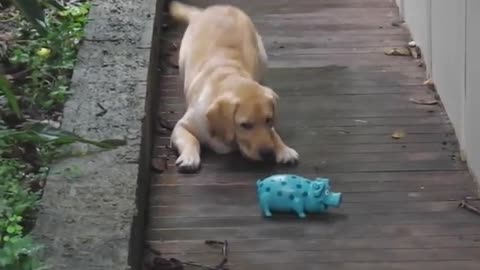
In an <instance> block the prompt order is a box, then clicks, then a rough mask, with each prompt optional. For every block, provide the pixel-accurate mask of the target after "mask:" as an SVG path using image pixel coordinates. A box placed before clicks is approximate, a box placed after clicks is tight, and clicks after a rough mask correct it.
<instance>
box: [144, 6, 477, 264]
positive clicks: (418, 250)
mask: <svg viewBox="0 0 480 270" xmlns="http://www.w3.org/2000/svg"><path fill="white" fill-rule="evenodd" d="M190 2H193V3H195V4H197V5H200V6H206V5H210V4H213V3H232V4H235V5H237V6H239V7H242V8H243V9H244V10H246V11H247V12H248V13H249V14H250V15H251V16H252V18H253V20H254V21H255V23H256V25H257V26H258V28H259V31H260V33H261V35H262V36H263V37H264V41H265V43H266V47H267V51H268V54H269V56H270V70H269V72H268V78H267V84H268V85H269V86H271V87H272V88H273V89H275V90H276V91H277V92H278V93H279V95H280V97H281V100H280V117H279V126H278V129H279V132H280V133H281V135H282V136H283V138H284V140H285V141H286V142H287V143H288V144H290V145H291V146H292V147H294V148H295V149H297V151H298V152H299V153H300V155H301V163H300V164H299V165H298V166H297V167H285V166H276V167H267V166H264V165H262V166H260V165H253V164H252V163H250V162H248V161H245V160H243V159H242V158H240V157H239V156H238V155H229V156H218V155H214V154H211V153H205V154H204V155H203V156H204V157H203V168H202V170H201V172H200V173H198V174H192V175H182V174H178V173H177V172H176V169H175V166H174V162H175V158H176V157H175V155H174V154H173V153H172V151H171V150H169V149H168V148H167V147H166V146H167V145H168V140H169V132H168V131H167V130H165V129H163V128H161V127H159V128H158V136H157V143H156V149H155V151H156V155H157V158H156V159H155V160H154V163H155V164H156V167H157V168H158V167H162V166H165V164H166V170H165V171H164V172H163V173H159V174H157V175H156V176H155V177H154V179H152V186H151V190H150V191H151V197H150V221H149V225H148V228H147V231H148V243H149V244H150V245H151V246H152V247H153V248H154V249H156V250H158V251H160V252H162V254H163V256H165V257H167V258H168V257H174V258H177V259H180V260H182V261H194V262H197V263H202V264H206V265H215V264H217V263H218V262H219V261H220V260H221V258H222V257H221V253H220V251H219V250H218V249H212V248H211V247H208V246H205V245H204V240H228V241H229V244H230V247H229V248H230V253H229V267H230V269H232V270H257V269H262V270H270V269H272V270H273V269H275V270H291V269H302V270H318V269H335V270H343V269H348V270H385V269H395V270H404V269H405V270H407V269H408V270H430V269H432V270H433V269H435V270H443V269H448V270H451V269H458V270H474V269H475V270H478V269H479V267H480V216H476V215H474V214H472V213H470V212H467V211H465V210H463V209H459V208H457V204H458V202H459V200H461V199H463V198H464V197H465V196H471V197H475V196H476V190H475V186H474V184H473V181H472V178H471V176H470V175H469V173H468V171H467V169H466V166H465V164H463V163H462V162H461V161H459V156H458V146H457V140H456V138H455V135H454V133H453V130H452V126H451V124H450V123H449V120H448V117H447V115H446V113H445V111H444V109H443V108H442V107H441V106H440V105H433V106H427V105H419V104H415V103H413V102H411V101H410V98H412V97H417V96H424V95H432V92H431V91H430V90H429V89H427V88H426V87H425V86H423V85H422V83H423V79H424V69H423V68H421V67H418V66H417V64H416V62H415V61H414V60H413V59H412V58H410V57H401V56H387V55H385V54H384V49H386V48H389V47H395V46H404V45H405V44H406V43H407V42H408V38H409V35H408V33H407V32H406V31H405V30H404V29H402V28H399V27H394V26H392V22H393V21H394V20H395V19H396V9H395V8H394V7H393V5H392V4H391V1H389V0H297V1H288V0H262V1H242V0H225V1H220V0H217V1H206V0H192V1H190ZM183 30H184V29H183V28H179V27H175V28H170V29H168V30H167V31H166V33H165V42H166V44H167V46H166V53H165V63H164V65H163V66H162V67H161V74H160V75H161V76H163V78H162V80H161V81H162V83H161V85H160V86H159V88H160V91H161V92H162V94H161V95H162V100H161V101H160V103H161V104H160V108H159V115H158V116H159V117H160V118H161V119H163V120H164V121H168V122H170V123H174V122H175V121H176V120H177V119H178V118H179V117H180V116H181V114H182V113H183V110H184V106H183V104H182V103H183V101H182V100H183V99H182V89H181V82H180V81H179V78H178V77H177V74H178V70H177V69H175V64H174V63H175V60H176V59H175V47H176V45H178V43H179V40H180V38H181V36H182V31H183ZM160 75H159V76H160ZM400 129H401V130H404V131H405V132H406V136H405V137H404V138H402V139H399V140H395V139H393V138H392V136H391V135H392V133H393V132H394V131H396V130H400ZM287 172H288V173H296V174H300V175H304V176H307V177H313V176H325V177H330V178H331V181H332V185H333V189H334V190H336V191H341V192H343V193H344V202H343V205H342V207H341V208H339V209H334V210H332V211H331V213H330V214H329V215H323V216H310V218H308V219H307V220H299V219H297V218H296V217H295V216H294V215H292V216H281V217H277V218H274V219H264V218H263V217H262V216H261V214H260V211H259V208H258V204H257V199H256V193H255V192H256V190H255V185H254V183H255V180H256V179H258V178H260V177H264V176H268V175H270V174H273V173H287ZM192 269H194V268H192Z"/></svg>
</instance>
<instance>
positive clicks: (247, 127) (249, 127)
mask: <svg viewBox="0 0 480 270" xmlns="http://www.w3.org/2000/svg"><path fill="white" fill-rule="evenodd" d="M240 126H242V128H244V129H252V128H253V125H252V124H251V123H241V124H240Z"/></svg>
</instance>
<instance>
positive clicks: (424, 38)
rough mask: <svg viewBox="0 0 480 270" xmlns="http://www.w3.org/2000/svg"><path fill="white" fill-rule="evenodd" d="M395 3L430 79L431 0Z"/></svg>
mask: <svg viewBox="0 0 480 270" xmlns="http://www.w3.org/2000/svg"><path fill="white" fill-rule="evenodd" d="M435 1H436V0H435ZM454 1H456V0H454ZM396 2H397V4H399V8H400V12H401V15H402V17H403V19H404V20H405V22H406V23H407V25H408V28H409V30H410V33H411V34H412V37H413V40H415V42H416V43H417V44H418V46H419V47H420V48H421V49H422V54H423V58H424V60H425V65H426V67H427V77H430V74H431V67H432V64H431V59H432V58H431V35H430V34H429V33H430V32H431V20H430V17H431V16H430V11H431V8H430V6H431V3H432V0H396Z"/></svg>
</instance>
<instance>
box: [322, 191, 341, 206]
mask: <svg viewBox="0 0 480 270" xmlns="http://www.w3.org/2000/svg"><path fill="white" fill-rule="evenodd" d="M324 202H325V204H326V205H328V206H331V207H339V206H340V204H341V203H342V193H340V192H330V194H328V196H327V198H325V201H324Z"/></svg>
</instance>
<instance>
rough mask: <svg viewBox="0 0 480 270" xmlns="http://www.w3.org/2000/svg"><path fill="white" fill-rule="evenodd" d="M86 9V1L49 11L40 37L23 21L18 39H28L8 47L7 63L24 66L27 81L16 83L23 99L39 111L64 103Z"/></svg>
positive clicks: (86, 12)
mask: <svg viewBox="0 0 480 270" xmlns="http://www.w3.org/2000/svg"><path fill="white" fill-rule="evenodd" d="M89 8H90V6H89V4H81V5H79V6H71V7H68V8H66V9H64V10H62V11H59V12H57V13H50V14H49V15H48V16H47V21H48V22H49V31H48V33H47V34H45V35H43V36H42V35H40V34H39V33H38V32H37V31H35V30H32V29H30V28H29V26H28V25H25V24H23V25H22V27H21V28H20V29H19V33H20V36H19V38H20V39H22V40H29V42H28V43H17V44H16V45H15V46H13V48H11V57H10V62H11V63H12V64H14V65H18V66H24V67H28V71H29V78H28V81H27V82H25V83H24V84H23V85H21V86H20V89H21V92H23V93H24V95H25V96H28V97H29V99H28V100H27V102H29V103H31V104H35V105H39V106H40V107H41V109H43V110H50V109H52V108H54V107H56V106H58V105H60V104H63V103H64V102H65V100H66V98H67V96H68V94H69V92H68V87H69V78H70V75H71V71H72V69H73V67H74V64H75V60H76V53H77V45H78V43H79V42H80V40H81V39H82V37H83V34H84V27H85V24H86V23H87V16H86V15H87V14H88V11H89Z"/></svg>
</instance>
